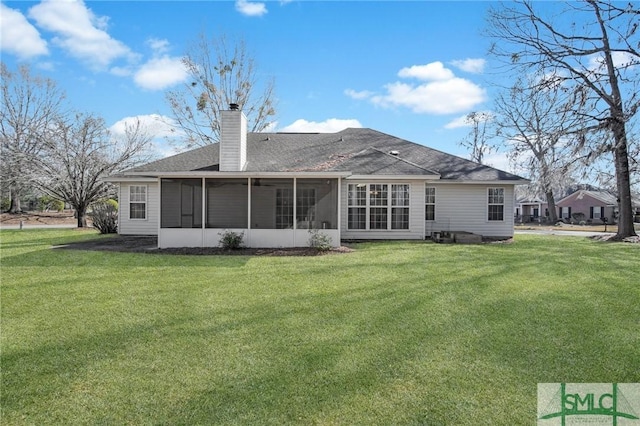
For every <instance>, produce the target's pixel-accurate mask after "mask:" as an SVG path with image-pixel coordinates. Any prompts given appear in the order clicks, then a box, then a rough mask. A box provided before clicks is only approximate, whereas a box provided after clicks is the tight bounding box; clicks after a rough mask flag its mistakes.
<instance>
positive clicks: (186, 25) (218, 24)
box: [0, 0, 507, 169]
mask: <svg viewBox="0 0 640 426" xmlns="http://www.w3.org/2000/svg"><path fill="white" fill-rule="evenodd" d="M490 4H491V3H489V2H480V1H477V2H476V1H470V2H436V1H372V2H367V1H351V2H347V1H304V0H301V1H265V2H257V1H252V2H249V1H246V0H241V1H194V2H189V1H159V2H156V1H137V2H129V1H100V2H92V1H86V2H82V1H60V0H55V1H49V0H44V1H41V2H26V1H19V2H16V1H3V2H2V6H1V7H2V9H1V10H0V17H1V19H2V22H1V24H2V25H1V26H2V38H1V47H2V52H1V53H2V61H3V62H5V63H6V64H7V65H8V66H9V67H10V68H12V69H15V67H16V66H17V65H18V64H20V63H27V64H30V65H31V67H32V68H33V70H34V71H35V72H37V73H38V74H41V75H44V76H47V77H50V78H52V79H54V80H55V81H56V82H57V83H58V85H59V86H60V87H61V88H62V89H64V90H65V91H66V93H67V95H68V100H69V103H70V104H71V106H72V107H73V108H75V109H77V110H80V111H87V112H94V113H97V114H99V115H101V116H102V117H104V118H105V120H106V121H107V124H108V125H109V126H113V129H114V131H117V130H118V129H119V128H122V123H123V122H124V121H126V120H128V119H131V117H140V118H141V119H144V120H146V121H147V122H149V123H150V126H152V127H153V130H154V131H155V132H157V134H158V137H161V136H162V134H163V132H164V131H165V129H163V128H161V126H159V125H158V124H157V121H155V120H153V117H157V116H162V117H165V116H169V115H170V111H169V108H168V107H167V105H166V102H165V100H164V92H165V91H166V90H167V89H171V88H172V87H175V85H179V84H182V83H184V82H185V78H186V75H185V73H184V71H183V70H182V68H181V66H180V63H179V59H180V56H181V55H182V54H183V53H184V52H185V51H186V49H187V47H188V46H189V44H190V43H192V42H193V41H194V40H195V39H196V37H197V36H198V34H199V33H201V32H203V31H204V32H206V33H207V34H209V35H212V36H217V35H222V34H225V35H226V36H228V37H232V38H242V39H244V40H245V41H246V44H247V47H248V49H249V51H250V52H251V54H252V55H253V56H254V57H255V60H256V62H257V65H258V68H259V71H260V72H261V73H262V74H264V75H265V77H270V76H273V77H274V78H275V83H276V96H277V110H278V115H277V117H276V120H277V122H276V123H274V128H275V130H281V131H337V130H340V129H341V128H344V127H355V126H361V127H370V128H373V129H376V130H380V131H382V132H385V133H389V134H392V135H395V136H399V137H402V138H405V139H408V140H411V141H414V142H417V143H421V144H424V145H428V146H431V147H433V148H436V149H440V150H443V151H446V152H449V153H453V154H457V155H461V156H467V153H466V151H465V150H464V148H462V147H460V146H459V144H458V142H459V141H460V139H462V138H463V137H464V136H465V135H466V134H467V133H468V131H469V128H467V127H464V126H462V125H461V117H463V116H464V115H465V114H467V113H469V112H471V111H484V110H489V109H490V108H491V92H492V89H491V87H490V84H489V81H490V77H491V74H492V72H491V69H492V68H491V63H490V60H489V58H488V57H487V49H488V44H489V41H488V40H487V39H485V38H483V37H482V36H481V32H482V30H483V27H484V19H485V16H486V14H485V11H486V8H487V7H488V6H489V5H490ZM492 161H493V164H494V165H495V166H498V167H500V168H505V169H506V168H507V165H506V163H505V162H504V160H503V159H502V157H501V156H497V157H495V158H494V159H493V160H492V159H491V158H490V159H489V162H490V163H491V162H492Z"/></svg>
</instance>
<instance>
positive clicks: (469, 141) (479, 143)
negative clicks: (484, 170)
mask: <svg viewBox="0 0 640 426" xmlns="http://www.w3.org/2000/svg"><path fill="white" fill-rule="evenodd" d="M492 119H493V117H492V114H491V113H489V112H486V111H472V112H470V113H469V114H467V116H466V117H465V123H466V124H469V125H470V126H471V130H470V131H469V134H468V135H467V136H466V137H465V138H464V139H462V140H461V141H460V145H462V146H463V147H464V148H467V149H468V150H469V152H470V159H471V161H475V162H476V163H480V164H484V160H485V155H487V154H490V153H491V152H492V151H493V150H494V149H495V147H494V146H493V145H491V143H490V135H489V134H488V132H487V130H488V126H489V122H490V121H491V120H492Z"/></svg>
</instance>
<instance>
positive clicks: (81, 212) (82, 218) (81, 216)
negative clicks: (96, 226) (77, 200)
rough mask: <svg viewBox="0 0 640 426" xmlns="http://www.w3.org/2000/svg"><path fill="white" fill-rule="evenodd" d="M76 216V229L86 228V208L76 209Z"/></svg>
mask: <svg viewBox="0 0 640 426" xmlns="http://www.w3.org/2000/svg"><path fill="white" fill-rule="evenodd" d="M76 216H77V218H78V228H86V227H87V208H86V207H84V206H83V207H78V208H76Z"/></svg>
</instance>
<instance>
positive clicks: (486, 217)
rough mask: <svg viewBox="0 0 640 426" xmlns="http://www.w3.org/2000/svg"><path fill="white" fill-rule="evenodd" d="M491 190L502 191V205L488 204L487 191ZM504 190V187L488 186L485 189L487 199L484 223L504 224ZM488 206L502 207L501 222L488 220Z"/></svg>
mask: <svg viewBox="0 0 640 426" xmlns="http://www.w3.org/2000/svg"><path fill="white" fill-rule="evenodd" d="M491 189H502V203H489V190H491ZM506 193H507V191H506V188H505V187H504V186H488V187H487V191H486V194H487V197H486V199H485V200H486V202H487V203H486V210H485V211H486V216H485V221H486V222H488V223H500V222H504V221H505V215H506V212H505V206H506V196H505V195H506ZM489 206H502V219H501V220H491V219H489Z"/></svg>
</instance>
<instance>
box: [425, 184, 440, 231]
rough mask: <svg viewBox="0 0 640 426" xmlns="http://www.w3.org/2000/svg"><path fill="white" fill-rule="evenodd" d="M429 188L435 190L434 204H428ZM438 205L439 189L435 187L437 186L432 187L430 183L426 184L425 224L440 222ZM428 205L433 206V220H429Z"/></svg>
mask: <svg viewBox="0 0 640 426" xmlns="http://www.w3.org/2000/svg"><path fill="white" fill-rule="evenodd" d="M427 188H433V198H434V202H433V203H427ZM437 203H438V187H437V186H435V185H430V184H429V182H426V184H425V185H424V205H425V209H424V221H425V222H436V221H437V220H438V217H437V215H436V204H437ZM428 205H429V206H433V219H427V209H426V206H428ZM425 226H426V225H425Z"/></svg>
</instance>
